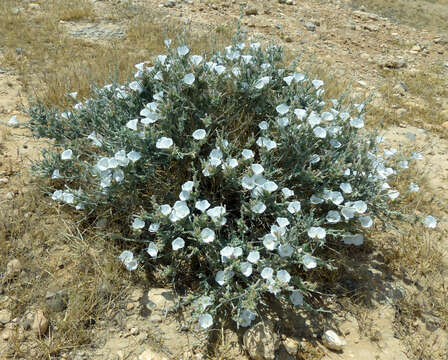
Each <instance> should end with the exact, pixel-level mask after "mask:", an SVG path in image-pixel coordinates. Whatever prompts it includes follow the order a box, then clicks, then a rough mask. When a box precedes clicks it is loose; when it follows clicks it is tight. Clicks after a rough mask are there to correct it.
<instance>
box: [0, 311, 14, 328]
mask: <svg viewBox="0 0 448 360" xmlns="http://www.w3.org/2000/svg"><path fill="white" fill-rule="evenodd" d="M10 321H11V312H10V311H9V310H8V309H2V310H0V324H1V325H6V324H7V323H9V322H10Z"/></svg>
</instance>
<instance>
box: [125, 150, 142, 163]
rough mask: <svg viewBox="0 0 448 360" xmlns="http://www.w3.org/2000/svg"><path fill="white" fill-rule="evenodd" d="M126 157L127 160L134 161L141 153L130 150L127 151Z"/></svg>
mask: <svg viewBox="0 0 448 360" xmlns="http://www.w3.org/2000/svg"><path fill="white" fill-rule="evenodd" d="M127 157H128V159H129V160H131V161H132V162H133V163H135V162H136V161H137V160H139V159H140V158H141V157H142V155H141V154H140V153H139V152H137V151H134V150H132V151H130V152H128V154H127Z"/></svg>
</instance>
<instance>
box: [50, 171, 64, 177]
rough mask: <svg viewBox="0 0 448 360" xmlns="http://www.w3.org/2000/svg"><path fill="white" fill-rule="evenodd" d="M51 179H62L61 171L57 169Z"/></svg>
mask: <svg viewBox="0 0 448 360" xmlns="http://www.w3.org/2000/svg"><path fill="white" fill-rule="evenodd" d="M51 178H52V179H61V178H62V176H61V174H60V173H59V169H56V170H54V171H53V174H52V175H51Z"/></svg>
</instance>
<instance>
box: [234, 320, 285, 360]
mask: <svg viewBox="0 0 448 360" xmlns="http://www.w3.org/2000/svg"><path fill="white" fill-rule="evenodd" d="M243 344H244V347H245V348H246V350H247V352H248V353H249V356H250V357H251V359H252V360H274V359H275V352H276V350H277V349H278V347H279V346H280V337H279V336H278V334H277V333H276V332H275V331H274V326H273V325H272V323H270V322H259V323H258V324H256V325H254V326H253V327H251V328H250V329H248V330H247V331H246V332H245V333H244V336H243Z"/></svg>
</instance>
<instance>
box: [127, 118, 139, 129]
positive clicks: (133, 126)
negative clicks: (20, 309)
mask: <svg viewBox="0 0 448 360" xmlns="http://www.w3.org/2000/svg"><path fill="white" fill-rule="evenodd" d="M137 124H138V119H133V120H129V121H128V122H127V123H126V127H127V128H129V129H131V130H135V131H136V130H137Z"/></svg>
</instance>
